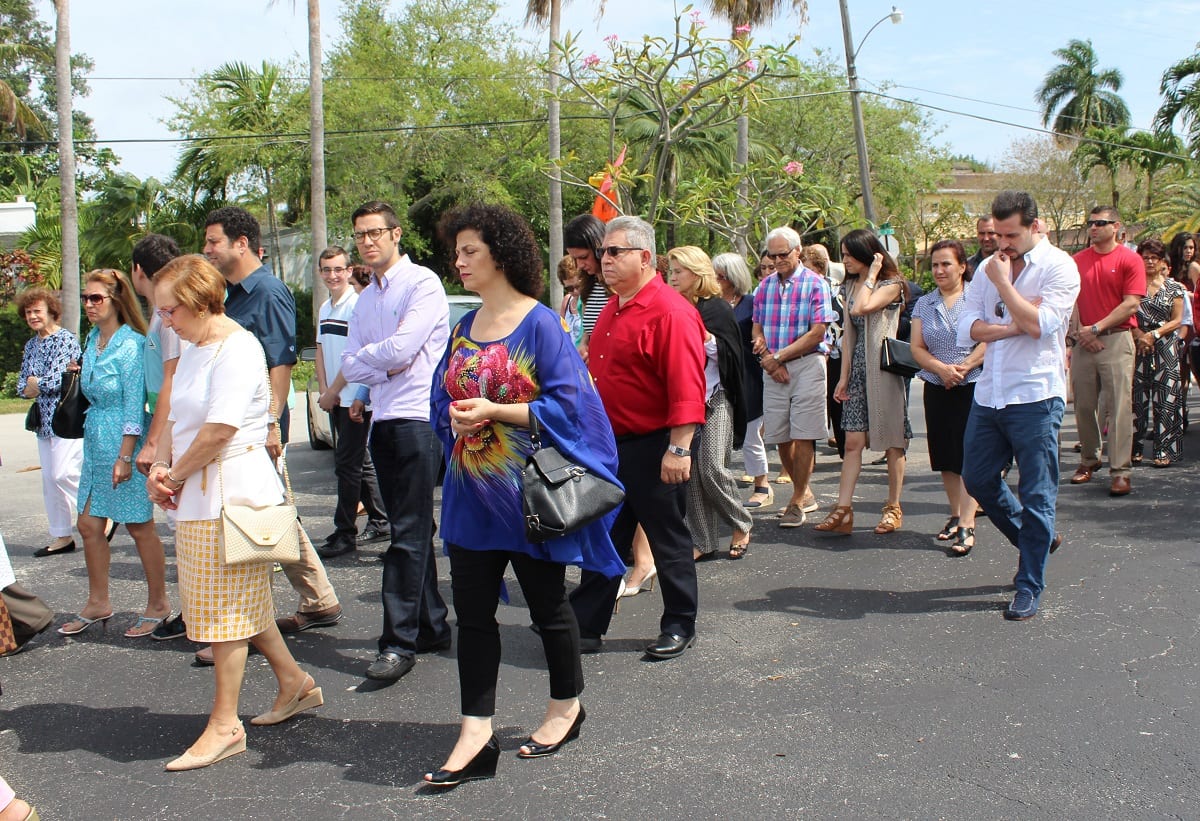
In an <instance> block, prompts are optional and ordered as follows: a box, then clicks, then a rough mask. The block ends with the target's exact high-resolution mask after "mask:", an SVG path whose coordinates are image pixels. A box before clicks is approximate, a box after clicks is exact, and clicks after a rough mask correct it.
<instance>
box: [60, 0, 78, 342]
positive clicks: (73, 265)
mask: <svg viewBox="0 0 1200 821" xmlns="http://www.w3.org/2000/svg"><path fill="white" fill-rule="evenodd" d="M54 6H55V9H56V11H57V22H56V27H55V36H54V90H55V95H56V96H57V97H58V100H57V103H58V182H59V187H60V190H61V192H62V194H61V199H62V216H61V219H60V223H61V227H62V302H63V317H62V320H63V322H62V324H63V327H65V328H66V329H67V330H69V331H71V332H72V333H74V334H78V333H79V275H80V273H81V272H80V270H79V203H78V202H77V201H76V199H75V127H74V125H75V123H74V119H75V118H74V113H73V110H72V109H73V107H72V99H71V91H72V89H71V8H70V0H54Z"/></svg>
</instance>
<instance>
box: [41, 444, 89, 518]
mask: <svg viewBox="0 0 1200 821" xmlns="http://www.w3.org/2000/svg"><path fill="white" fill-rule="evenodd" d="M38 458H39V459H40V460H41V463H42V500H43V502H44V503H45V505H46V518H47V519H49V520H50V535H51V536H52V537H53V538H55V539H58V538H61V537H63V536H70V535H71V529H72V528H73V527H74V526H75V498H76V497H77V496H78V495H79V471H80V469H81V468H82V467H83V440H82V439H60V438H58V437H57V436H51V437H50V438H49V439H43V438H41V437H40V436H39V437H38Z"/></svg>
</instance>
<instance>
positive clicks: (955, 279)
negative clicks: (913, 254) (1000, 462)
mask: <svg viewBox="0 0 1200 821" xmlns="http://www.w3.org/2000/svg"><path fill="white" fill-rule="evenodd" d="M930 253H931V257H930V259H931V264H932V267H933V280H934V282H935V283H937V289H936V290H933V291H930V292H929V293H927V294H925V295H924V296H922V297H921V298H920V299H918V300H917V304H916V306H914V307H913V317H912V336H911V340H912V354H913V359H915V360H917V364H918V365H920V366H921V371H920V372H919V373H918V374H917V376H918V377H920V379H921V381H923V382H924V383H925V398H924V404H925V431H926V434H927V435H928V437H929V466H930V467H931V468H932V469H933V470H936V471H938V472H939V473H941V474H942V485H943V487H945V489H946V498H947V499H949V501H950V519H949V520H948V521H947V522H946V525H945V527H943V528H942V529H941V531H940V532H939V533H938V534H937V537H936V538H937V540H938V541H940V542H948V541H950V540H952V539H953V544H951V545H950V546H949V547H948V548H947V549H946V552H947V553H949V554H950V555H952V556H965V555H967V554H968V553H970V552H971V548H972V547H974V546H975V511H976V509H977V508H978V505H976V504H975V500H974V499H972V498H971V496H970V494H968V493H967V489H966V487H965V486H964V485H963V481H962V464H963V442H964V439H965V437H966V433H967V417H968V416H970V414H971V402H972V401H974V399H975V382H976V380H978V379H979V375H980V373H982V368H981V365H982V364H983V351H984V348H985V346H984V345H982V344H978V345H975V346H973V347H971V348H961V347H959V345H958V317H959V314H961V313H962V308H963V304H964V303H963V300H964V299H965V298H966V296H967V290H968V289H969V288H970V284H969V282H968V281H967V279H968V273H967V252H966V251H965V250H964V249H963V246H962V243H961V242H959V241H958V240H946V239H944V240H941V241H940V242H935V243H934V244H933V248H932V249H931V251H930Z"/></svg>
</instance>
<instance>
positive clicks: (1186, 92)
mask: <svg viewBox="0 0 1200 821" xmlns="http://www.w3.org/2000/svg"><path fill="white" fill-rule="evenodd" d="M1159 90H1160V91H1161V93H1162V96H1163V102H1162V105H1161V106H1159V109H1158V114H1157V116H1155V118H1154V126H1155V128H1157V129H1158V130H1159V131H1160V132H1169V131H1170V130H1171V127H1172V126H1173V125H1174V124H1175V120H1177V119H1179V120H1181V121H1182V124H1183V127H1184V131H1185V134H1186V135H1187V146H1188V151H1190V152H1191V153H1192V156H1193V157H1194V158H1197V159H1200V50H1197V51H1196V53H1195V54H1193V55H1191V56H1190V57H1185V58H1183V59H1182V60H1180V61H1179V62H1178V63H1175V64H1174V65H1172V66H1171V67H1170V68H1168V69H1167V70H1166V71H1164V72H1163V76H1162V85H1161V86H1160V89H1159Z"/></svg>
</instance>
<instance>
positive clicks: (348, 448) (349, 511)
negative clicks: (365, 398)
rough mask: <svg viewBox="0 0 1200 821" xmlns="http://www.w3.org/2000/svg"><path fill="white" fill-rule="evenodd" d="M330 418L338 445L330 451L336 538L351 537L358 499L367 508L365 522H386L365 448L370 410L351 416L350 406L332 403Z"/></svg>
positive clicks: (354, 531) (381, 525) (380, 526)
mask: <svg viewBox="0 0 1200 821" xmlns="http://www.w3.org/2000/svg"><path fill="white" fill-rule="evenodd" d="M329 418H330V420H331V421H332V423H333V426H334V428H336V429H337V447H336V448H335V449H334V451H333V470H334V473H335V475H336V476H337V487H338V491H337V492H338V495H337V507H336V508H335V509H334V511H333V528H334V530H333V536H334V538H335V539H345V540H347V541H351V542H352V541H354V537H355V536H356V535H358V526H357V525H356V524H355V521H356V520H357V519H358V503H359V502H362V503H363V507H365V508H366V509H367V525H368V526H369V527H374V528H376V529H378V530H383V529H385V528H386V527H387V526H388V521H387V511H386V510H384V505H383V496H381V495H380V493H379V480H378V479H377V478H376V476H375V463H374V462H373V461H372V460H371V454H370V452H369V451H368V450H367V432H368V431H370V429H371V414H370V413H366V412H364V413H363V421H361V422H355V421H354V420H353V419H351V418H350V409H349V408H343V407H340V406H339V407H335V408H334V409H333V410H331V411H330V412H329Z"/></svg>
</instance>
